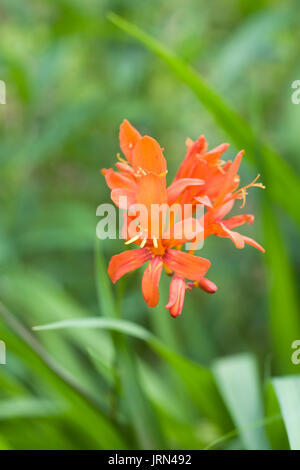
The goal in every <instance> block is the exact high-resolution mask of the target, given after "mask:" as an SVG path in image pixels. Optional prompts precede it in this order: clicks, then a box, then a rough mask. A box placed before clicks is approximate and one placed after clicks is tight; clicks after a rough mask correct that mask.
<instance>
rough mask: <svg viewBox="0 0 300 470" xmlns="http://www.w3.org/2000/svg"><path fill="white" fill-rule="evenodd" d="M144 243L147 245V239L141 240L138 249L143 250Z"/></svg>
mask: <svg viewBox="0 0 300 470" xmlns="http://www.w3.org/2000/svg"><path fill="white" fill-rule="evenodd" d="M146 243H147V238H143V240H142V243H141V245H140V247H141V248H144V246H145V245H146Z"/></svg>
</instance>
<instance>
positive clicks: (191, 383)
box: [34, 318, 231, 430]
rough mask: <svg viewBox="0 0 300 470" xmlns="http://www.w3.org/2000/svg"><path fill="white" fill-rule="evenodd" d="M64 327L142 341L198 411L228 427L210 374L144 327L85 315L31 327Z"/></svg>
mask: <svg viewBox="0 0 300 470" xmlns="http://www.w3.org/2000/svg"><path fill="white" fill-rule="evenodd" d="M64 328H102V329H109V330H113V331H118V332H120V333H123V334H126V335H130V336H133V337H135V338H138V339H140V340H142V341H145V342H146V343H147V344H148V345H149V346H150V347H151V348H152V349H153V350H154V351H155V352H156V353H157V354H158V355H159V356H161V357H162V358H163V359H164V360H165V361H166V362H167V363H168V364H169V365H170V366H171V367H172V369H173V370H174V372H175V373H176V374H177V375H178V376H179V377H180V378H181V380H182V381H183V383H184V384H185V387H186V389H187V391H188V393H189V395H190V397H191V399H192V400H193V402H194V403H195V405H196V406H197V407H198V409H199V410H200V411H201V413H203V415H205V416H207V417H208V418H210V419H211V420H212V421H213V422H215V423H217V424H219V426H220V427H221V428H223V429H225V430H228V428H229V427H230V424H231V423H230V419H229V417H228V414H227V412H226V410H225V407H224V404H223V402H222V400H221V399H220V396H219V394H218V391H217V389H216V386H215V382H214V378H213V375H212V373H211V372H210V371H209V370H208V369H206V368H204V367H202V366H200V365H198V364H196V363H194V362H192V361H190V360H188V359H186V358H184V357H183V356H181V355H179V354H177V353H176V352H175V351H173V350H172V349H170V348H168V347H167V346H165V345H164V344H163V343H162V342H161V341H160V340H158V339H157V338H156V337H155V336H154V335H152V334H151V333H150V332H149V331H147V330H146V329H145V328H143V327H141V326H139V325H136V324H135V323H132V322H128V321H126V320H116V319H109V318H87V319H82V320H66V321H62V322H56V323H50V324H47V325H42V326H35V327H34V330H35V331H43V330H53V329H64Z"/></svg>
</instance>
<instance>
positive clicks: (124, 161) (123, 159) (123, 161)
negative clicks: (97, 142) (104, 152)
mask: <svg viewBox="0 0 300 470" xmlns="http://www.w3.org/2000/svg"><path fill="white" fill-rule="evenodd" d="M117 159H118V160H119V161H120V162H121V163H125V165H128V162H127V160H125V158H122V157H121V155H120V154H119V153H117Z"/></svg>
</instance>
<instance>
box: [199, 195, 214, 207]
mask: <svg viewBox="0 0 300 470" xmlns="http://www.w3.org/2000/svg"><path fill="white" fill-rule="evenodd" d="M195 200H196V201H197V202H200V204H203V205H204V206H205V207H212V203H211V200H210V199H209V197H208V196H206V195H204V196H198V197H195Z"/></svg>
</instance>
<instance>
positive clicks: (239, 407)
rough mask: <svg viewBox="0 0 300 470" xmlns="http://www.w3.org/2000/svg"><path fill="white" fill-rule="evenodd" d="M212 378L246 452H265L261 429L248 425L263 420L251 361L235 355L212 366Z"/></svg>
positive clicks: (263, 434) (253, 362) (259, 396)
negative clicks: (239, 434) (260, 450)
mask: <svg viewBox="0 0 300 470" xmlns="http://www.w3.org/2000/svg"><path fill="white" fill-rule="evenodd" d="M213 370H214V375H215V378H216V381H217V384H218V386H219V390H220V392H221V395H222V396H223V399H224V401H225V403H226V405H227V407H228V410H229V411H230V414H231V416H232V419H233V421H234V423H235V424H236V427H237V428H239V429H240V433H241V438H242V440H243V442H244V445H245V447H246V449H250V450H255V449H258V450H259V449H268V448H269V444H268V440H267V437H266V435H265V432H264V430H263V429H262V428H261V427H257V428H251V427H250V426H249V425H251V424H252V423H255V422H259V421H262V420H263V417H264V414H263V406H262V398H261V391H260V385H259V378H258V371H257V365H256V362H255V360H254V359H253V357H252V356H250V355H238V356H232V357H228V358H224V359H219V360H218V361H216V362H215V364H214V367H213Z"/></svg>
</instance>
